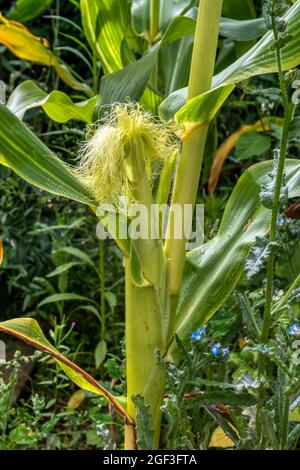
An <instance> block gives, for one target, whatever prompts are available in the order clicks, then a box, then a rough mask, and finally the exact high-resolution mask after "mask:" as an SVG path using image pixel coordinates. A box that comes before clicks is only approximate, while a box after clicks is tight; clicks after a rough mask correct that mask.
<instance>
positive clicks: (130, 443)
mask: <svg viewBox="0 0 300 470" xmlns="http://www.w3.org/2000/svg"><path fill="white" fill-rule="evenodd" d="M125 297H126V321H125V324H126V376H127V412H128V414H129V415H130V416H131V417H132V418H133V419H135V416H136V408H135V404H134V402H133V397H134V395H137V394H139V395H141V396H143V397H144V402H145V404H146V405H147V406H149V413H150V415H151V417H152V420H151V421H152V429H153V431H154V447H158V445H159V436H160V421H161V410H160V406H161V403H162V399H163V393H164V377H163V373H162V370H161V368H160V367H159V366H158V365H157V358H156V354H155V351H156V350H160V351H162V349H163V339H162V328H161V309H160V302H159V299H158V293H157V290H156V288H155V287H152V286H150V287H138V286H136V285H135V283H134V282H133V279H132V275H131V266H130V260H129V258H125ZM132 433H133V430H132V429H131V428H126V429H125V449H126V450H130V449H133V448H134V446H135V443H134V439H133V438H132V436H133V434H132Z"/></svg>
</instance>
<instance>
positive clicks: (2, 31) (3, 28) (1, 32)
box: [0, 13, 93, 96]
mask: <svg viewBox="0 0 300 470" xmlns="http://www.w3.org/2000/svg"><path fill="white" fill-rule="evenodd" d="M0 44H4V46H5V47H7V49H9V50H10V51H11V52H12V53H13V54H14V55H15V56H17V57H19V58H20V59H23V60H28V61H29V62H33V63H34V64H39V65H44V66H46V67H54V68H55V70H56V72H57V74H58V76H59V77H60V78H61V79H62V80H63V81H64V82H65V83H66V84H67V85H68V86H69V87H71V88H73V89H74V90H78V91H83V92H84V93H86V94H87V95H88V96H92V94H93V93H92V91H91V89H90V87H89V86H88V85H87V84H86V83H81V82H79V81H78V80H76V79H75V77H74V76H73V75H72V73H71V72H70V71H69V69H68V68H67V67H66V66H65V65H64V64H62V63H61V62H60V61H59V59H58V58H57V57H56V56H55V55H54V54H53V52H52V51H51V49H50V45H49V42H48V40H47V39H45V38H42V37H39V36H34V34H32V33H31V32H30V31H29V29H27V28H26V27H25V26H24V25H23V24H22V23H19V22H17V21H11V20H8V19H7V18H5V17H4V16H3V15H2V13H0Z"/></svg>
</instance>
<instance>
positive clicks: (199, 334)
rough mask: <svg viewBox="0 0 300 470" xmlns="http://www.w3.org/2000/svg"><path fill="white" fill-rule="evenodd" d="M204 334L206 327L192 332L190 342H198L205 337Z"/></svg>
mask: <svg viewBox="0 0 300 470" xmlns="http://www.w3.org/2000/svg"><path fill="white" fill-rule="evenodd" d="M205 332H206V326H202V327H201V328H198V329H197V330H196V331H192V333H191V336H190V339H191V340H192V341H200V339H201V338H202V336H203V335H205Z"/></svg>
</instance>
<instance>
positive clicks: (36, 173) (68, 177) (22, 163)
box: [0, 104, 96, 206]
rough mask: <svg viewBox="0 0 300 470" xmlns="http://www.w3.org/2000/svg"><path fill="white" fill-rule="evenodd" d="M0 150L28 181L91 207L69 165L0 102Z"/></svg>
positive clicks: (87, 194)
mask: <svg viewBox="0 0 300 470" xmlns="http://www.w3.org/2000/svg"><path fill="white" fill-rule="evenodd" d="M0 121H1V126H0V152H1V153H2V154H3V155H4V157H5V160H6V161H7V163H8V164H9V166H10V167H11V168H12V169H13V170H14V171H15V173H17V174H18V175H19V176H21V177H22V178H23V179H25V180H26V181H28V182H29V183H31V184H33V185H35V186H37V187H38V188H41V189H44V190H45V191H48V192H50V193H52V194H57V195H60V196H64V197H67V198H70V199H74V200H75V201H78V202H82V203H84V204H88V205H92V206H95V205H96V203H95V201H94V199H93V197H92V195H91V194H90V193H89V191H88V190H87V189H86V188H85V187H84V186H83V185H82V184H81V183H80V181H79V180H78V178H77V177H76V176H75V174H74V173H73V172H72V170H71V168H70V167H69V166H68V165H67V164H65V163H64V162H63V161H62V160H60V159H59V158H58V157H57V156H56V155H55V154H54V153H53V152H51V150H49V149H48V148H47V147H46V146H45V145H44V144H43V143H42V142H41V141H40V140H39V139H38V138H37V137H36V136H35V135H34V134H33V133H32V132H31V131H30V130H29V128H28V127H27V126H26V125H25V124H23V123H22V121H20V119H18V118H17V117H16V116H15V115H14V114H13V113H12V112H11V111H9V109H8V108H7V107H6V106H4V105H2V104H0Z"/></svg>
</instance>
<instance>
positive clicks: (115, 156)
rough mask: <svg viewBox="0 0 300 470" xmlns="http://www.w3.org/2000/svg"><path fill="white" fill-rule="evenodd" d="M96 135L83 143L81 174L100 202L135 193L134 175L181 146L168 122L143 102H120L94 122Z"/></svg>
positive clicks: (150, 173) (80, 162)
mask: <svg viewBox="0 0 300 470" xmlns="http://www.w3.org/2000/svg"><path fill="white" fill-rule="evenodd" d="M90 133H91V134H92V137H91V138H90V139H89V140H88V141H87V142H86V143H85V144H84V145H83V146H82V149H81V152H80V156H79V165H78V167H77V170H76V172H77V174H78V175H79V177H80V179H81V180H82V182H83V183H84V184H85V185H86V186H87V187H88V188H89V189H90V190H91V192H92V193H93V194H94V196H95V198H96V200H97V202H99V203H102V202H116V200H117V198H118V196H119V195H125V196H127V197H129V198H130V197H131V196H132V192H133V189H134V179H135V177H137V175H139V174H140V173H139V172H141V171H142V172H143V174H144V173H145V172H147V175H148V177H149V180H150V181H152V164H153V162H155V161H166V160H168V159H169V158H170V157H171V155H173V154H174V152H175V151H176V149H177V148H178V138H177V137H176V135H175V134H174V133H173V132H172V130H171V129H170V128H169V127H168V126H166V125H165V124H164V123H162V122H159V121H157V120H155V119H154V118H153V117H151V116H150V115H149V114H147V113H145V112H143V111H142V110H141V108H140V107H139V105H133V104H124V105H123V104H116V105H114V106H113V108H112V111H111V113H110V115H109V116H108V118H107V119H105V122H104V123H102V124H101V125H99V124H94V125H93V126H92V128H91V129H90Z"/></svg>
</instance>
